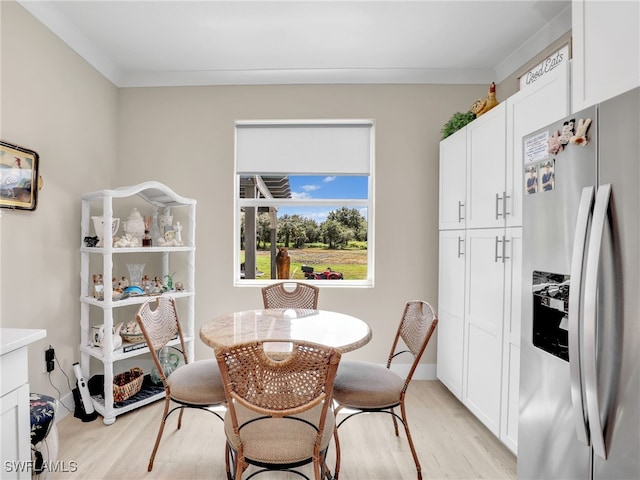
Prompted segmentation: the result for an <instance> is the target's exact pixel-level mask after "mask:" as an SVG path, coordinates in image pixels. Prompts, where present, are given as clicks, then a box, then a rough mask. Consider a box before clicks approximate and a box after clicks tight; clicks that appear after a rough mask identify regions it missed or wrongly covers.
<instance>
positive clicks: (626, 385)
mask: <svg viewBox="0 0 640 480" xmlns="http://www.w3.org/2000/svg"><path fill="white" fill-rule="evenodd" d="M541 108H543V106H541ZM589 120H590V124H589ZM585 127H588V128H585ZM523 152H524V158H525V165H524V167H525V168H524V175H523V179H522V180H523V189H524V192H525V194H524V200H523V208H524V211H523V213H524V219H523V255H522V256H523V279H522V288H523V291H522V330H521V370H520V416H519V427H518V477H519V478H521V479H529V478H530V479H581V480H586V479H596V480H610V479H625V480H631V479H640V278H639V277H640V274H639V271H640V256H639V253H638V252H639V250H640V236H639V233H638V231H639V225H640V195H639V193H638V192H639V190H640V166H639V165H640V88H636V89H634V90H631V91H629V92H626V93H625V94H623V95H620V96H618V97H615V98H613V99H611V100H608V101H606V102H603V103H601V104H598V105H595V106H593V107H591V108H588V109H586V110H583V111H580V112H577V113H575V114H572V115H571V116H570V117H568V118H564V119H559V120H558V121H557V122H554V123H553V124H551V125H549V126H547V127H545V128H543V129H540V130H538V131H536V132H532V133H531V134H529V135H527V136H525V137H524V138H523Z"/></svg>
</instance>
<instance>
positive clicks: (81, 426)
mask: <svg viewBox="0 0 640 480" xmlns="http://www.w3.org/2000/svg"><path fill="white" fill-rule="evenodd" d="M162 405H163V402H157V403H154V404H152V405H148V406H146V407H143V408H140V409H138V410H135V411H133V412H130V413H128V414H125V415H121V416H119V417H118V418H117V420H116V422H115V423H114V424H113V425H111V426H105V425H104V424H103V423H102V419H101V417H98V419H97V420H95V421H93V422H89V423H82V422H81V421H80V420H78V419H77V418H74V417H73V416H72V415H68V416H67V417H66V418H64V419H63V420H62V421H61V422H59V423H58V432H59V436H60V451H59V454H58V460H60V461H63V462H66V464H67V465H68V464H69V462H72V461H73V462H75V464H76V465H77V471H75V472H66V473H60V472H59V473H56V474H54V475H52V477H51V478H54V479H55V478H58V479H83V480H85V479H87V480H94V479H95V480H99V479H149V480H151V479H172V480H173V479H185V480H186V479H220V480H224V479H226V475H225V469H224V455H223V453H224V433H223V431H222V422H220V420H218V419H217V418H216V417H214V416H213V415H211V414H209V413H207V412H201V411H196V410H187V411H186V412H185V415H184V419H183V423H182V428H181V429H180V430H177V429H176V425H177V418H178V414H177V413H175V414H173V415H172V416H171V417H170V418H169V421H168V422H167V427H166V428H165V434H164V438H163V440H162V442H161V443H160V448H159V451H158V455H157V456H156V460H155V465H154V469H153V471H152V472H150V473H148V472H147V463H148V461H149V455H150V453H151V449H152V448H153V442H154V440H155V437H156V434H157V428H158V425H159V422H160V416H161V414H162ZM407 410H408V411H407V415H408V417H409V422H410V426H411V431H412V435H413V438H414V442H415V444H416V449H417V451H418V455H419V457H420V462H421V464H422V472H423V477H424V478H425V480H426V479H444V478H446V479H480V478H482V479H515V478H516V459H515V457H514V455H513V454H512V453H510V452H509V451H508V450H507V448H506V447H504V446H503V445H502V444H501V443H500V442H499V441H498V440H497V439H496V438H495V437H494V436H493V435H492V434H491V433H490V432H489V431H488V430H487V429H486V428H485V427H484V426H483V425H482V424H481V423H480V422H479V421H478V420H477V419H476V418H475V417H474V416H473V415H472V414H471V413H469V411H468V410H467V409H466V408H465V407H464V406H462V404H461V403H460V402H459V401H458V400H457V399H456V398H455V397H454V396H453V395H451V393H450V392H449V391H448V390H447V389H446V388H445V387H444V386H443V385H442V384H441V383H440V382H439V381H414V382H413V383H412V384H411V386H410V388H409V392H408V399H407ZM340 443H341V447H342V466H341V469H340V478H341V479H343V480H400V479H415V478H416V472H415V466H414V463H413V460H412V458H411V453H410V450H409V448H408V445H407V440H406V437H405V436H404V432H402V431H401V433H400V437H395V435H394V432H393V423H392V422H391V418H390V417H389V415H385V414H375V415H361V416H358V417H355V418H353V419H350V420H349V421H348V422H346V423H345V424H344V425H343V426H342V427H341V428H340ZM330 455H331V459H330V462H331V461H333V453H331V454H330ZM330 465H331V468H333V466H332V463H330ZM305 472H306V473H307V474H309V475H311V476H312V472H311V470H309V469H307V470H305ZM258 478H264V479H266V480H269V479H272V478H273V479H282V480H288V479H293V478H299V477H297V476H294V475H292V474H283V473H274V474H273V475H272V474H270V473H269V474H263V475H260V476H259V477H258Z"/></svg>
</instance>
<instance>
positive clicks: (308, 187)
mask: <svg viewBox="0 0 640 480" xmlns="http://www.w3.org/2000/svg"><path fill="white" fill-rule="evenodd" d="M301 188H302V190H304V191H305V192H313V191H314V190H318V189H319V188H320V185H302V187H301Z"/></svg>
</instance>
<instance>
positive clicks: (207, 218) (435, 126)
mask: <svg viewBox="0 0 640 480" xmlns="http://www.w3.org/2000/svg"><path fill="white" fill-rule="evenodd" d="M485 91H486V86H484V85H483V86H442V85H367V86H364V85H353V86H349V85H340V86H336V85H334V86H263V87H254V86H242V87H192V88H132V89H122V90H121V91H120V97H119V101H120V103H119V109H118V114H119V120H118V126H119V141H118V149H119V152H118V158H119V168H118V169H117V173H116V181H117V182H118V183H122V184H132V183H137V182H141V181H144V180H148V179H153V180H158V181H161V182H164V183H167V184H168V185H170V186H171V187H172V188H174V189H175V190H176V191H177V192H179V193H180V194H182V195H185V196H188V197H192V198H195V199H197V201H198V207H197V229H196V230H197V233H196V236H197V238H196V244H197V254H196V266H197V272H196V285H197V292H198V296H197V297H196V327H197V328H199V326H200V325H201V324H202V323H203V322H205V321H206V320H207V319H208V318H211V317H212V316H214V315H217V314H221V313H226V312H229V311H233V310H238V309H244V308H258V307H260V305H261V297H260V292H259V290H258V288H256V287H253V288H252V287H242V288H234V287H233V286H232V272H233V268H234V267H233V263H232V262H233V255H232V252H233V248H234V246H233V234H232V226H233V141H234V121H235V120H239V119H268V118H278V119H280V118H289V119H291V118H295V119H297V118H367V119H369V118H370V119H373V120H374V121H375V124H376V145H375V148H376V164H375V175H376V183H375V210H376V211H375V235H376V237H375V239H376V245H375V246H376V251H375V287H374V288H355V289H344V288H326V287H325V288H322V287H321V288H322V289H321V300H320V304H321V306H322V308H325V309H329V310H338V311H342V312H345V313H349V314H352V315H355V316H357V317H360V318H363V319H365V320H366V321H367V322H369V324H370V325H371V327H372V329H373V332H374V335H373V340H372V341H371V343H370V344H369V345H367V346H366V347H365V348H363V349H361V350H358V351H356V352H353V353H351V354H349V355H350V356H353V357H359V358H362V359H367V360H373V361H378V362H381V363H382V362H384V361H385V360H386V356H387V354H388V349H389V348H390V341H391V337H392V335H393V334H394V333H395V329H396V328H397V324H398V321H399V315H400V314H401V313H402V308H403V306H404V303H405V302H406V301H407V300H411V299H425V300H427V301H429V302H432V303H433V305H434V306H437V293H438V289H437V274H438V271H437V269H438V156H439V154H438V149H439V141H440V129H441V128H442V125H443V124H444V123H445V121H446V120H447V119H448V118H449V116H450V115H451V114H452V113H453V112H455V111H457V110H460V109H464V108H468V105H470V104H471V102H472V101H473V100H474V99H475V98H476V97H477V96H479V95H480V94H482V93H483V92H485ZM196 354H197V355H199V356H203V355H210V353H209V352H207V351H206V348H205V347H204V346H201V345H199V346H198V347H197V349H196ZM425 362H426V363H429V364H435V342H434V345H432V346H431V348H430V349H429V350H428V351H427V353H426V358H425Z"/></svg>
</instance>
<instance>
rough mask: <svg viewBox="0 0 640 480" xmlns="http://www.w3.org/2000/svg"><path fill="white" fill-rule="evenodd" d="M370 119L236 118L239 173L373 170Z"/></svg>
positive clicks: (324, 173) (318, 172) (291, 173)
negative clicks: (255, 120) (257, 120)
mask: <svg viewBox="0 0 640 480" xmlns="http://www.w3.org/2000/svg"><path fill="white" fill-rule="evenodd" d="M372 128H373V123H372V122H371V121H366V120H363V121H345V122H340V121H335V122H327V123H318V122H314V123H305V122H294V121H288V122H264V123H260V122H236V173H237V174H238V175H244V174H250V175H252V174H258V175H268V174H282V175H293V174H304V175H314V174H318V175H326V174H336V175H340V174H342V175H368V174H369V173H370V170H371V152H372V149H373V147H372V135H371V130H372Z"/></svg>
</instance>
